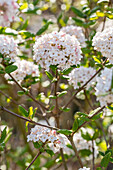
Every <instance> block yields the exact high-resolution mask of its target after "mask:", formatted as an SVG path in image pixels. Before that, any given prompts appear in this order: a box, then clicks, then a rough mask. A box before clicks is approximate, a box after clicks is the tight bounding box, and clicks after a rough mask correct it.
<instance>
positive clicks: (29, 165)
mask: <svg viewBox="0 0 113 170" xmlns="http://www.w3.org/2000/svg"><path fill="white" fill-rule="evenodd" d="M41 153H42V152H39V153H38V154H37V155H36V156H35V157H34V159H33V160H32V162H31V163H30V165H29V166H28V167H27V168H26V170H28V169H29V168H30V167H31V165H32V164H33V163H34V161H35V160H36V159H37V158H38V157H39V156H40V155H41Z"/></svg>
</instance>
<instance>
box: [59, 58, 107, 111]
mask: <svg viewBox="0 0 113 170" xmlns="http://www.w3.org/2000/svg"><path fill="white" fill-rule="evenodd" d="M106 61H107V58H106V60H105V61H104V62H103V64H102V65H103V66H104V65H105V63H106ZM101 70H103V67H102V68H100V69H99V70H98V71H97V72H96V73H95V74H94V75H93V76H92V77H91V78H90V79H89V80H88V81H87V82H86V83H85V84H83V86H81V87H80V88H79V89H78V90H77V91H76V92H75V94H74V95H73V96H72V97H71V98H70V100H69V101H68V102H67V103H66V105H65V106H64V107H63V109H65V108H66V107H67V106H68V105H69V104H70V103H71V102H72V100H73V99H74V98H75V96H76V95H77V94H78V93H79V92H80V91H81V90H83V89H84V88H85V86H86V85H87V84H88V83H89V82H90V81H91V80H92V79H93V78H94V77H95V76H96V75H97V74H98V73H99V72H100V71H101ZM61 113H63V110H62V111H60V112H59V114H61Z"/></svg>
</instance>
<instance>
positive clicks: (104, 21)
mask: <svg viewBox="0 0 113 170" xmlns="http://www.w3.org/2000/svg"><path fill="white" fill-rule="evenodd" d="M110 4H112V2H111V0H109V2H108V7H109V6H110ZM105 23H106V16H104V20H103V26H102V30H101V32H102V31H104V28H105Z"/></svg>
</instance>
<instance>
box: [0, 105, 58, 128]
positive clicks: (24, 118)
mask: <svg viewBox="0 0 113 170" xmlns="http://www.w3.org/2000/svg"><path fill="white" fill-rule="evenodd" d="M0 109H1V110H3V111H6V112H8V113H10V114H12V115H13V116H16V117H18V118H20V119H22V120H24V121H28V122H30V123H33V124H35V125H39V126H43V127H47V128H49V129H54V130H59V129H58V128H55V127H52V126H49V125H43V124H40V123H38V122H35V121H33V120H31V119H28V118H26V117H23V116H20V115H18V114H16V113H14V112H12V111H10V110H8V109H6V108H5V107H3V106H0Z"/></svg>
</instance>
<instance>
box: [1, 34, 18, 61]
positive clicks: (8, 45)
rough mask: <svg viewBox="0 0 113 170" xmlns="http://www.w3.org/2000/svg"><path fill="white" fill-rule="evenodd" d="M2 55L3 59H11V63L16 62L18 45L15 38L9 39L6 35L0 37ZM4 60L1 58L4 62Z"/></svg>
mask: <svg viewBox="0 0 113 170" xmlns="http://www.w3.org/2000/svg"><path fill="white" fill-rule="evenodd" d="M0 53H1V54H2V55H3V57H5V58H8V59H10V62H14V61H15V57H16V55H17V44H16V42H15V40H14V39H13V37H11V38H10V37H8V36H5V35H0ZM2 60H3V58H0V62H2Z"/></svg>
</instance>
